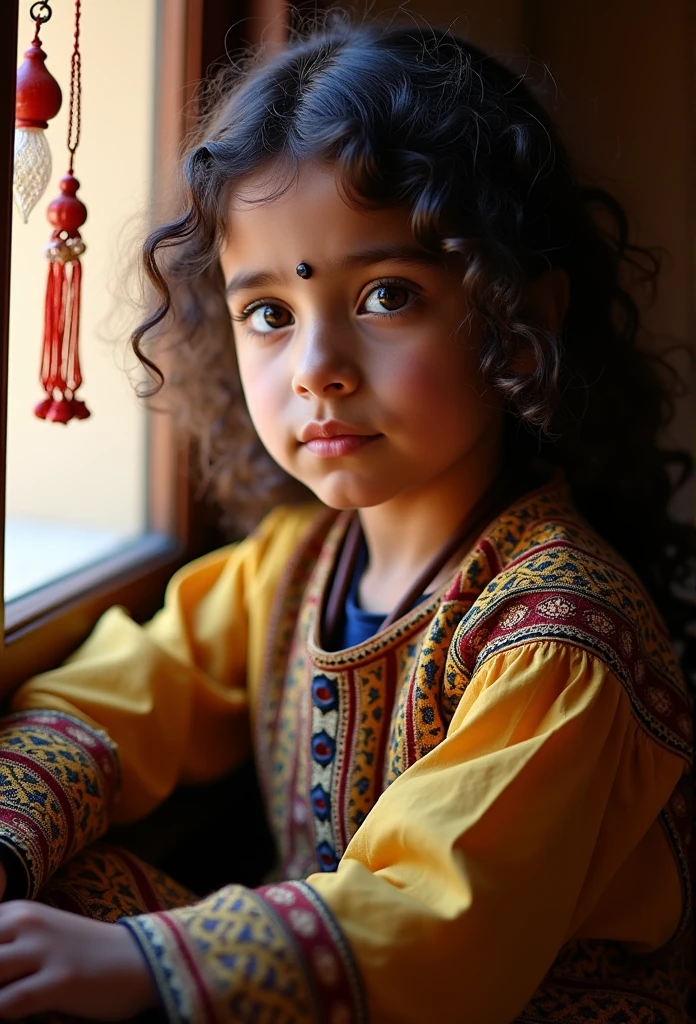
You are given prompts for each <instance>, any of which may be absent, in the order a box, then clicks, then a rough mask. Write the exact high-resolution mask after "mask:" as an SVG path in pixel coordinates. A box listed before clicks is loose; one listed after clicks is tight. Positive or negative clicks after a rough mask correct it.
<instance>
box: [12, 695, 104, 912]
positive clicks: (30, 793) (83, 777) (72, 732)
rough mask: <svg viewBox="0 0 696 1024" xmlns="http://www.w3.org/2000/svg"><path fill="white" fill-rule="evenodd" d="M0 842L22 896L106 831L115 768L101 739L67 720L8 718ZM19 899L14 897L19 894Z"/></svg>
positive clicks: (55, 716)
mask: <svg viewBox="0 0 696 1024" xmlns="http://www.w3.org/2000/svg"><path fill="white" fill-rule="evenodd" d="M0 750H1V751H2V754H1V755H0V842H2V843H4V844H5V845H7V846H10V847H11V848H12V850H13V851H14V853H15V854H16V855H17V856H19V858H20V860H21V863H22V865H23V867H24V870H25V872H26V893H25V894H24V895H27V896H35V895H36V893H37V892H38V891H39V889H40V888H41V886H42V885H43V883H44V882H45V881H46V880H47V879H48V878H49V877H50V876H51V875H52V874H53V872H54V871H55V870H56V869H57V868H58V867H59V866H60V864H61V863H62V862H63V861H65V860H67V859H69V858H70V857H72V856H73V855H74V854H75V853H76V852H77V851H78V850H80V849H82V847H84V846H86V845H87V844H88V843H91V842H93V841H94V840H96V839H98V838H99V837H100V836H101V835H103V833H104V832H105V831H106V828H107V824H108V820H109V812H110V810H111V807H112V805H113V802H114V798H115V796H116V793H117V791H118V762H117V758H116V753H115V749H114V745H113V744H112V743H111V742H110V741H109V739H108V737H107V736H106V734H105V733H103V732H101V731H99V730H97V729H93V728H91V727H90V726H88V725H86V724H85V723H83V722H80V721H79V720H75V719H74V718H71V717H70V716H69V715H63V714H59V713H57V712H55V713H54V712H46V711H36V712H28V713H24V714H21V713H20V714H15V715H8V716H7V717H6V718H4V719H3V721H2V728H1V730H0ZM18 895H19V894H18Z"/></svg>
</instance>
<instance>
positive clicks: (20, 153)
mask: <svg viewBox="0 0 696 1024" xmlns="http://www.w3.org/2000/svg"><path fill="white" fill-rule="evenodd" d="M52 13H53V12H52V11H51V7H50V4H48V3H35V4H32V5H31V8H30V15H31V19H32V21H33V22H34V24H35V25H36V31H35V32H34V38H33V40H32V42H31V46H30V47H29V49H28V50H26V51H25V53H24V60H23V62H22V64H21V65H20V67H19V70H18V71H17V91H16V97H15V148H14V177H13V181H12V192H13V195H14V201H15V203H16V205H17V209H18V210H19V212H20V214H21V215H22V218H23V220H24V223H25V224H26V222H27V220H28V219H29V214H30V213H31V211H32V210H33V209H34V207H35V206H36V204H37V203H38V201H39V199H40V198H41V196H42V195H43V194H44V192H45V191H46V186H47V185H48V182H49V179H50V177H51V150H50V149H49V146H48V142H47V141H46V136H45V129H46V128H48V122H49V121H50V119H51V118H52V117H55V116H56V114H57V113H58V111H59V110H60V105H61V102H62V99H63V97H62V95H61V91H60V86H59V85H58V83H57V82H56V80H55V78H54V77H53V75H52V74H51V73H50V72H49V71H48V69H47V67H46V54H45V53H44V51H43V49H42V47H41V39H40V38H39V31H40V29H41V26H42V25H45V24H46V22H47V21H50V19H51V15H52Z"/></svg>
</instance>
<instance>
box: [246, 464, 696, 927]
mask: <svg viewBox="0 0 696 1024" xmlns="http://www.w3.org/2000/svg"><path fill="white" fill-rule="evenodd" d="M348 521H349V517H348V516H347V515H345V514H339V515H338V516H336V517H335V518H334V519H333V521H332V520H331V518H330V515H327V514H326V513H325V512H324V513H322V514H321V515H320V516H319V517H318V518H317V519H316V520H315V522H314V524H312V526H310V528H309V531H308V534H307V537H306V538H305V541H304V542H303V543H301V544H300V545H298V549H297V551H296V554H295V557H294V559H293V561H292V564H291V565H290V566H289V567H288V572H287V574H286V577H285V579H284V581H283V583H282V585H281V586H279V587H278V590H277V592H276V605H275V608H276V611H275V615H274V619H273V622H274V627H275V626H277V627H278V629H279V630H280V633H281V634H282V636H281V641H282V642H278V641H277V635H276V634H275V633H274V631H273V630H270V631H269V636H268V645H269V646H268V652H269V653H268V658H267V661H266V672H265V676H264V679H263V683H262V689H261V695H260V701H259V704H260V708H261V711H260V714H259V721H258V743H257V758H258V761H259V767H260V771H261V775H262V778H263V780H264V788H265V793H266V800H267V807H268V813H269V818H270V821H271V824H272V828H273V831H274V834H275V836H276V839H277V841H278V844H279V848H280V855H281V867H282V877H284V878H291V879H296V878H305V877H307V875H309V874H310V873H311V872H313V871H320V870H324V871H333V870H335V868H336V865H337V864H338V862H339V860H340V858H341V857H342V855H343V853H344V851H345V849H346V846H347V845H348V843H349V842H350V840H351V839H352V837H353V836H354V835H355V833H356V831H357V830H358V829H359V827H360V825H361V824H362V822H363V821H364V820H365V818H366V816H367V815H368V814H369V813H370V810H371V809H372V807H373V806H374V804H375V803H376V801H377V799H378V798H379V796H380V795H381V793H382V792H383V791H384V789H385V788H386V787H387V786H388V785H389V784H390V783H391V782H392V781H393V780H394V779H396V778H397V777H398V776H399V775H401V774H403V772H404V771H406V770H407V769H408V768H409V766H410V765H412V764H414V763H415V762H416V761H418V760H420V759H421V758H422V757H424V756H425V755H426V754H428V753H429V752H430V751H431V750H433V749H434V748H435V747H437V745H438V744H439V743H441V742H442V740H443V739H444V738H445V736H446V735H447V730H448V728H449V723H450V722H451V720H452V716H453V714H454V713H455V711H456V708H457V706H458V704H459V701H460V700H461V698H462V695H463V693H464V692H465V690H466V688H467V687H468V685H469V683H470V681H471V679H472V677H473V675H474V674H475V672H476V671H477V670H478V669H479V668H480V667H481V666H482V665H483V664H484V663H485V662H486V661H487V659H489V658H491V657H493V656H494V655H496V654H499V653H500V652H503V651H506V650H510V649H513V648H515V647H517V646H520V645H523V644H526V645H529V644H535V643H539V642H544V641H548V640H554V641H557V642H561V643H568V644H572V645H573V646H574V647H576V648H578V647H579V648H581V649H583V650H585V651H587V652H588V653H590V654H591V655H592V656H594V657H595V658H597V659H598V660H599V661H601V662H602V663H603V664H604V665H605V666H606V667H607V668H608V669H609V671H610V672H611V673H612V674H613V675H614V676H615V677H616V679H617V680H618V681H619V682H620V683H621V684H622V686H623V687H624V689H625V692H626V695H627V697H628V698H629V700H630V703H631V707H632V710H633V713H634V715H635V718H636V719H637V721H638V722H639V723H640V724H641V726H642V727H643V728H644V729H645V731H646V732H647V733H649V734H650V735H651V736H652V737H653V738H654V739H655V740H656V741H657V742H659V743H661V744H662V745H664V746H665V747H667V748H668V749H669V750H670V751H673V752H674V753H676V754H678V755H679V756H680V757H682V758H683V759H684V763H685V769H686V768H687V765H688V763H689V760H690V751H691V745H692V715H691V710H690V706H689V703H688V699H687V696H686V690H685V686H684V682H683V680H682V677H681V674H680V672H679V669H678V666H677V663H676V658H675V655H674V652H673V650H672V647H671V644H670V641H669V637H668V635H667V633H666V631H665V629H664V626H663V625H662V623H661V621H660V618H659V615H658V614H657V612H656V611H655V608H654V607H653V605H652V603H651V601H650V599H649V598H648V597H647V595H646V594H645V592H644V591H643V589H642V587H641V586H640V584H639V583H638V582H637V580H636V579H635V576H634V575H633V573H632V572H631V570H630V568H629V567H628V566H627V565H626V564H625V563H624V562H623V561H622V560H621V559H620V557H619V556H618V555H617V554H616V553H615V552H614V551H613V550H612V549H611V548H609V547H608V546H607V545H606V544H605V543H604V542H603V541H602V540H601V538H599V537H598V536H597V535H596V534H595V533H594V532H593V531H592V530H591V528H590V527H589V526H588V525H587V524H586V523H585V522H584V520H582V519H581V517H580V516H579V515H578V513H577V512H576V511H575V509H574V507H573V504H572V500H571V498H570V494H569V491H568V488H567V486H566V485H565V483H564V482H563V481H562V480H559V479H556V480H554V481H552V482H551V483H550V484H547V485H545V486H544V487H541V488H539V489H538V490H537V491H535V492H532V493H531V494H527V495H525V496H524V497H523V498H521V499H520V500H518V501H517V502H515V503H513V505H512V506H510V508H508V509H507V510H506V511H505V512H504V513H503V514H502V515H500V516H499V517H497V518H496V519H495V520H494V521H493V522H492V523H491V524H490V525H489V527H488V528H487V529H486V530H485V531H484V533H483V535H482V536H481V537H480V538H479V539H478V541H477V542H476V543H475V545H474V546H473V548H472V550H471V551H470V552H469V553H468V554H467V555H466V556H465V558H464V559H463V562H462V564H461V566H460V568H459V570H458V571H457V572H456V573H454V574H453V577H452V579H451V580H450V581H449V583H448V584H447V585H446V586H445V587H443V588H442V589H441V590H440V591H439V592H438V593H435V594H433V595H431V596H430V597H429V598H428V599H427V600H426V601H423V602H421V603H420V604H418V605H416V607H415V608H413V609H412V610H411V611H409V612H407V613H406V614H405V615H404V616H403V617H402V618H401V619H400V620H398V621H397V622H395V623H394V624H393V625H391V626H390V627H388V628H387V629H386V630H384V631H381V632H379V633H377V634H376V635H375V636H373V637H371V638H370V639H368V640H367V641H365V642H363V643H362V644H358V645H357V646H355V647H352V648H349V649H347V650H343V651H333V652H329V651H326V650H324V649H323V647H322V644H321V617H322V609H323V607H324V604H325V601H326V594H327V591H328V588H329V585H330V582H331V578H332V575H333V571H334V567H335V564H336V559H337V555H338V552H339V550H340V547H341V544H342V542H343V539H344V536H345V532H346V529H347V524H348ZM279 651H285V654H284V656H283V657H281V656H280V655H279V653H278V652H279ZM675 821H676V819H675V817H674V815H673V816H672V818H671V819H669V820H667V819H665V826H666V827H667V828H668V830H669V835H670V841H671V842H672V843H673V847H674V849H675V856H676V857H677V861H678V862H679V864H680V865H681V866H682V869H683V870H682V884H683V886H684V889H685V897H686V898H685V915H688V914H690V913H691V892H690V887H688V877H687V874H686V867H685V866H686V861H687V857H686V846H685V844H686V841H687V839H688V835H687V831H688V830H687V831H685V830H684V829H683V828H682V830H681V831H679V829H677V828H676V827H671V828H670V823H671V824H672V825H674V822H675ZM679 823H680V824H683V819H680V820H679ZM687 889H688V892H687ZM686 919H687V918H686V917H685V920H686Z"/></svg>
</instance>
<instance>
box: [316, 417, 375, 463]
mask: <svg viewBox="0 0 696 1024" xmlns="http://www.w3.org/2000/svg"><path fill="white" fill-rule="evenodd" d="M378 437H380V435H379V434H368V433H365V432H363V431H361V430H360V429H359V428H358V427H354V426H351V425H350V424H348V423H341V422H340V421H339V420H326V421H325V422H323V423H308V424H307V426H306V427H305V428H304V429H303V430H302V433H301V434H300V443H301V444H303V445H304V447H305V448H306V449H307V450H308V451H310V452H312V453H313V454H314V455H320V456H323V457H324V458H337V457H339V456H342V455H351V454H352V453H353V452H356V451H358V449H359V448H363V447H364V446H365V445H367V444H370V443H371V442H372V441H375V440H376V439H377V438H378Z"/></svg>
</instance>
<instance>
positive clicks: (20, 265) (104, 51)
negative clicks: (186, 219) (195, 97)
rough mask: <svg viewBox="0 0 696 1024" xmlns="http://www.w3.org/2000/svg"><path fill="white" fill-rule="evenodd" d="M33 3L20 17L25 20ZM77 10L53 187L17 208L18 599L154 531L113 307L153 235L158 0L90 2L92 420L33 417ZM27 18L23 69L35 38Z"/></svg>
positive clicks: (12, 489)
mask: <svg viewBox="0 0 696 1024" xmlns="http://www.w3.org/2000/svg"><path fill="white" fill-rule="evenodd" d="M25 7H26V8H27V10H28V7H27V5H24V4H23V5H22V11H21V14H22V15H24V14H25ZM73 17H74V4H67V3H66V4H54V5H53V17H52V19H51V21H50V22H49V23H48V24H47V25H46V26H45V27H44V28H43V30H42V38H43V47H44V50H45V51H46V53H47V55H48V58H47V67H48V68H49V70H50V71H51V73H52V74H53V75H54V77H55V78H56V79H57V80H58V82H59V84H60V86H61V89H62V90H63V105H62V108H61V111H60V113H59V114H58V116H57V117H56V118H54V120H53V121H52V122H51V123H50V125H49V128H48V130H47V133H46V134H47V139H48V142H49V145H50V147H51V153H52V157H53V171H52V174H51V180H50V184H49V186H48V189H47V191H46V193H45V194H44V196H43V198H42V199H41V200H40V201H39V203H38V205H37V206H36V207H35V208H34V210H33V212H32V213H31V214H30V217H29V223H28V224H24V223H23V222H22V218H21V216H20V215H19V213H18V212H17V210H16V208H15V210H14V220H13V230H12V281H11V308H10V352H9V396H8V398H9V401H8V451H7V499H6V516H7V521H6V531H7V532H6V538H5V540H6V544H5V552H6V555H5V562H6V564H5V600H6V601H11V600H12V599H13V598H16V597H19V596H21V595H24V594H26V593H28V592H29V591H31V590H34V589H36V588H37V587H40V586H42V585H44V584H45V583H48V582H50V581H52V580H55V579H57V578H59V577H61V576H63V575H65V574H66V573H69V572H72V571H75V570H77V569H79V568H82V567H84V566H85V565H88V564H90V563H92V562H94V561H95V560H98V559H99V558H101V557H103V556H104V555H107V554H112V553H113V552H114V551H115V550H116V549H118V547H119V546H122V545H124V544H127V543H128V542H130V541H131V540H132V539H134V538H136V537H138V536H140V535H141V534H142V533H143V532H144V531H145V530H146V528H147V491H146V477H147V462H146V459H147V445H146V432H147V422H146V417H145V414H144V411H143V409H142V408H141V407H140V405H139V402H138V400H137V398H136V397H135V394H134V392H133V389H132V387H131V385H130V383H129V381H128V379H127V376H126V374H125V373H124V372H123V368H122V367H123V363H124V345H123V341H122V338H121V339H118V343H117V338H116V337H115V335H116V334H117V328H116V322H117V321H118V320H123V318H122V317H118V318H115V317H114V310H115V305H116V300H115V298H114V296H115V294H116V293H117V292H118V287H119V283H120V279H121V278H122V275H123V270H124V265H127V261H128V256H129V253H128V250H130V252H131V253H132V250H133V239H134V238H135V237H137V235H138V233H142V230H143V223H144V216H145V213H144V211H145V210H146V207H147V203H148V198H149V193H150V184H151V172H152V162H153V146H154V134H155V132H154V82H155V68H156V54H155V39H156V0H119V3H118V5H117V7H114V5H113V4H107V3H92V4H83V6H82V19H81V51H82V83H83V95H82V139H81V142H80V146H79V149H78V151H77V155H76V161H75V175H76V177H77V178H78V180H79V181H80V191H79V193H78V195H79V197H80V198H81V199H82V200H83V202H84V203H85V205H86V206H87V210H88V218H87V222H86V224H85V225H84V227H83V228H82V229H81V231H82V235H83V238H84V241H85V244H86V246H87V250H86V253H85V255H84V256H83V257H82V267H83V282H82V316H81V331H80V335H81V350H80V355H81V363H82V372H83V377H84V385H83V386H82V388H81V389H80V393H79V395H80V397H82V398H83V399H84V400H85V401H86V403H87V406H88V408H89V409H90V411H91V413H92V415H91V418H90V419H87V420H72V421H71V422H70V423H68V424H67V425H61V424H57V423H50V422H46V421H44V420H40V419H37V418H36V417H35V416H34V412H33V410H34V406H35V405H36V404H37V403H38V402H39V401H40V400H41V399H42V398H43V397H44V396H43V394H42V391H41V387H40V384H39V364H40V353H41V343H42V338H43V307H44V295H45V289H46V278H47V266H48V264H47V261H46V259H45V258H44V256H43V250H44V247H45V245H46V243H47V241H48V238H49V235H50V230H51V229H50V226H49V224H48V221H47V219H46V208H47V206H48V203H49V202H50V201H51V200H52V199H53V198H54V197H55V196H56V195H57V193H58V182H59V180H60V178H61V177H62V175H63V174H64V173H65V171H66V169H67V150H66V133H67V121H68V98H69V72H70V56H71V49H72V40H73V31H74V27H73ZM32 34H33V28H32V24H31V21H30V19H29V18H28V17H25V16H20V25H19V49H18V63H19V62H20V61H21V59H22V53H23V51H24V50H25V49H27V47H28V45H29V42H30V40H31V38H32Z"/></svg>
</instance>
